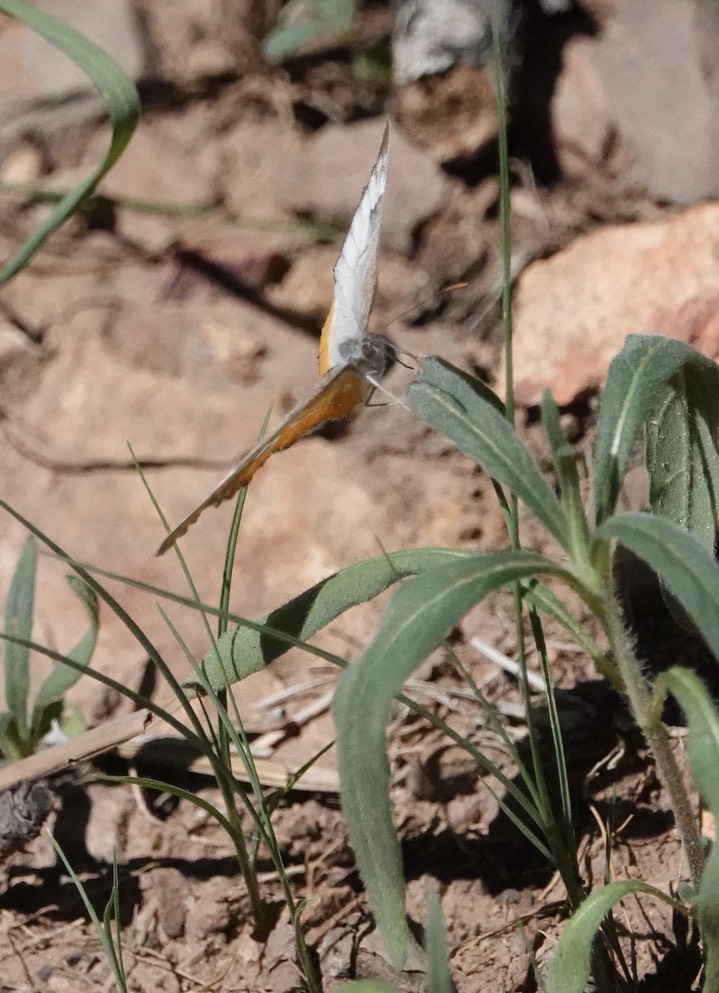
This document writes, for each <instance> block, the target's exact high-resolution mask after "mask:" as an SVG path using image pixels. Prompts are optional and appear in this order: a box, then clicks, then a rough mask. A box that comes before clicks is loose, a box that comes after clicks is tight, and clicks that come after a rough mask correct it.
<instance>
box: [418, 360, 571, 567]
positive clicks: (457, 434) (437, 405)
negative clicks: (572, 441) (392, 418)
mask: <svg viewBox="0 0 719 993" xmlns="http://www.w3.org/2000/svg"><path fill="white" fill-rule="evenodd" d="M422 361H423V363H424V364H425V369H424V370H423V371H422V372H420V374H419V375H418V376H417V378H416V379H415V381H414V383H412V385H411V386H410V388H409V393H408V402H409V405H410V407H411V408H412V410H413V411H414V412H415V413H416V414H417V415H418V416H419V417H421V418H422V419H423V420H424V421H426V422H427V424H429V425H431V426H432V427H433V428H436V430H437V431H441V432H442V434H445V435H446V436H447V437H448V438H451V439H452V441H453V442H454V443H455V445H457V447H458V448H459V449H461V450H462V451H463V452H466V454H467V455H470V456H471V457H472V458H473V459H475V460H476V461H477V462H478V463H479V464H480V465H481V466H482V468H483V469H484V470H485V472H487V473H488V474H489V475H490V476H491V477H492V479H494V480H496V481H497V482H498V483H500V484H501V485H502V486H506V487H507V488H508V489H509V490H511V492H512V493H514V494H515V495H516V496H517V497H518V499H520V500H521V501H522V502H523V503H524V504H525V505H526V506H527V507H529V509H530V510H531V511H532V512H533V513H534V514H535V515H536V517H537V518H538V519H539V520H540V521H541V522H542V524H544V526H545V527H546V528H547V530H548V531H550V532H551V533H552V534H553V535H554V537H555V538H556V539H557V541H558V542H559V543H560V545H561V546H562V547H563V548H564V549H566V550H567V551H571V549H570V537H569V525H568V523H567V521H566V519H565V516H564V513H563V512H562V509H561V507H560V505H559V501H558V500H557V498H556V496H555V495H554V493H553V492H552V489H551V487H550V486H549V484H548V483H547V482H546V480H545V479H544V477H543V476H542V474H541V473H540V472H539V469H538V468H537V466H536V465H535V463H534V461H533V460H532V457H531V456H530V454H529V452H528V451H527V449H526V448H525V447H524V445H523V444H522V442H521V441H520V440H519V438H518V437H517V435H516V433H515V432H514V430H513V429H512V427H511V425H510V423H509V421H508V420H507V419H506V417H505V416H504V414H503V412H502V410H503V408H502V404H501V402H500V401H499V400H498V399H497V397H496V396H495V395H494V394H493V393H492V391H491V390H489V389H488V388H487V387H486V386H485V385H484V384H483V383H481V382H480V381H479V380H477V379H473V378H472V377H471V376H467V375H466V374H465V373H462V372H460V371H459V369H455V368H454V367H453V366H451V365H450V364H449V363H448V362H445V361H444V360H443V359H439V358H437V357H436V356H434V355H429V356H427V357H426V358H423V360H422Z"/></svg>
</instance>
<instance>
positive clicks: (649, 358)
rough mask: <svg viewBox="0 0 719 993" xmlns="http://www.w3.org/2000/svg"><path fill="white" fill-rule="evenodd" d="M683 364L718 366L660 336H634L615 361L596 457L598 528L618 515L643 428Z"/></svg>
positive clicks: (602, 409) (605, 394) (601, 415)
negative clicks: (632, 457) (624, 487)
mask: <svg viewBox="0 0 719 993" xmlns="http://www.w3.org/2000/svg"><path fill="white" fill-rule="evenodd" d="M683 366H695V367H696V368H698V369H702V368H703V369H704V370H707V375H708V374H709V373H708V369H709V367H711V366H713V363H711V362H710V361H709V360H708V359H706V358H704V357H703V356H701V355H699V353H698V352H695V351H694V349H692V348H690V347H689V345H685V344H684V343H683V342H681V341H676V340H675V339H673V338H663V337H661V336H660V335H630V336H629V337H628V338H627V339H626V341H625V343H624V347H623V348H622V350H621V352H619V354H618V355H617V356H616V357H615V358H614V359H613V361H612V363H611V365H610V366H609V372H608V373H607V385H606V386H605V388H604V391H603V393H602V400H601V406H600V410H599V424H598V431H597V448H596V454H595V459H594V492H595V497H594V503H595V517H596V522H597V524H601V523H602V522H603V521H604V520H606V518H607V517H609V515H610V514H612V513H613V512H614V508H615V506H616V502H617V497H618V495H619V489H620V487H621V484H622V479H623V478H624V473H625V471H626V468H627V462H628V460H629V457H630V455H631V453H632V449H633V447H634V444H635V442H636V440H637V436H638V435H639V432H640V430H641V429H642V427H643V425H645V424H646V423H647V422H648V421H649V420H650V419H651V418H652V417H653V416H654V415H655V414H656V412H657V410H658V409H659V407H660V406H661V404H662V402H663V401H664V399H665V388H666V385H667V383H668V381H669V380H670V379H671V378H672V376H674V375H675V374H676V373H677V372H678V371H679V370H680V369H681V368H682V367H683Z"/></svg>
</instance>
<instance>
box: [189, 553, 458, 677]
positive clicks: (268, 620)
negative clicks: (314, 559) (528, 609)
mask: <svg viewBox="0 0 719 993" xmlns="http://www.w3.org/2000/svg"><path fill="white" fill-rule="evenodd" d="M469 556H470V553H469V552H459V551H452V550H444V549H441V548H425V549H421V548H420V549H416V550H412V551H404V552H393V553H391V554H388V555H381V556H378V557H377V558H374V559H366V560H365V561H364V562H358V563H357V564H356V565H351V566H348V567H347V568H346V569H342V570H341V572H337V573H335V574H334V575H333V576H329V577H328V578H327V579H323V580H322V581H321V582H319V583H317V584H316V585H315V586H313V587H311V588H310V589H309V590H306V591H305V592H304V593H301V594H300V595H299V596H297V597H295V598H294V599H293V600H290V601H289V602H288V603H285V604H283V605H282V606H281V607H278V608H277V609H276V610H273V611H272V612H271V613H270V614H267V615H266V616H265V617H263V618H260V620H259V621H257V622H256V624H255V625H253V627H252V628H249V627H244V626H242V625H240V626H239V627H236V628H233V629H232V630H230V631H227V633H226V634H224V635H223V636H222V637H221V638H218V640H217V644H216V647H215V648H213V649H211V650H210V651H209V652H208V653H207V656H206V657H205V659H204V660H203V663H202V667H203V673H204V676H205V678H206V680H207V682H208V683H209V685H210V686H211V687H212V688H213V689H214V690H215V691H216V692H219V691H220V690H222V689H224V688H225V687H227V686H229V685H230V684H231V683H235V682H238V681H239V680H241V679H245V678H246V677H247V676H249V675H251V674H252V673H253V672H258V671H259V670H260V669H263V668H264V667H265V666H266V665H269V663H270V662H273V661H274V660H275V659H276V658H278V657H279V656H280V655H282V654H284V652H286V651H287V649H288V647H289V644H288V642H287V641H281V640H280V639H278V638H277V637H276V636H273V634H272V631H266V632H265V631H262V630H261V626H262V625H264V624H266V625H267V626H268V628H271V629H274V630H275V631H282V632H284V633H286V634H287V635H290V636H292V638H294V639H299V640H302V641H305V640H306V639H307V638H311V637H312V635H313V634H315V633H316V632H317V631H319V630H320V629H321V628H323V627H325V626H326V625H327V624H329V623H330V622H331V621H333V620H334V619H335V618H336V617H339V616H340V615H341V614H343V613H345V611H347V610H349V609H350V607H356V606H357V605H358V604H360V603H367V602H368V601H369V600H372V599H374V597H376V596H379V594H380V593H383V592H384V591H385V590H386V589H388V588H389V587H390V586H392V584H393V583H396V582H398V581H399V580H400V579H404V578H406V577H407V576H412V575H415V574H416V573H421V572H424V571H426V570H427V569H434V568H437V567H438V566H440V565H444V564H446V563H447V562H452V561H457V559H466V558H468V557H469ZM185 686H187V687H188V688H192V689H201V687H200V686H199V684H198V681H197V679H196V678H194V677H192V678H191V679H189V680H187V681H186V683H185Z"/></svg>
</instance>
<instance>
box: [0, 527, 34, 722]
mask: <svg viewBox="0 0 719 993" xmlns="http://www.w3.org/2000/svg"><path fill="white" fill-rule="evenodd" d="M36 571H37V546H36V544H35V540H34V538H32V537H29V538H28V539H27V540H26V542H25V544H24V545H23V549H22V552H21V553H20V558H19V559H18V563H17V566H16V567H15V572H14V573H13V577H12V582H11V583H10V589H9V591H8V597H7V603H6V605H5V630H6V631H7V633H8V634H10V635H12V636H13V637H14V638H19V639H23V638H24V639H25V640H28V641H29V640H30V638H31V637H32V622H33V613H34V600H35V573H36ZM29 687H30V652H29V650H28V649H27V648H26V647H25V646H24V645H22V644H19V643H17V642H15V643H13V642H7V643H6V646H5V701H6V703H7V706H8V709H9V710H10V713H11V714H12V715H13V717H14V718H15V722H16V727H17V730H18V732H19V734H20V735H21V736H22V737H24V736H25V734H26V733H27V731H28V712H27V696H28V690H29Z"/></svg>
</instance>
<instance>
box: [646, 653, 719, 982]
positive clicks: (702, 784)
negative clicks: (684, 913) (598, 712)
mask: <svg viewBox="0 0 719 993" xmlns="http://www.w3.org/2000/svg"><path fill="white" fill-rule="evenodd" d="M665 690H669V691H670V692H671V693H673V694H674V696H675V697H676V698H677V700H678V701H679V704H680V706H681V708H682V710H683V711H684V713H685V715H686V718H687V727H688V735H687V758H688V760H689V768H690V769H691V774H692V777H693V779H694V782H695V783H696V785H697V788H698V789H699V792H700V793H701V796H702V799H703V800H704V802H705V804H706V806H707V807H708V809H709V811H710V812H711V814H712V815H713V817H714V823H715V824H719V777H717V769H719V714H717V709H716V706H715V704H714V703H713V701H712V699H711V697H710V696H709V694H708V692H707V690H706V688H705V686H704V685H703V683H702V682H701V681H700V680H699V679H698V678H697V677H696V676H695V675H694V673H693V672H689V670H688V669H683V668H680V667H678V666H675V667H673V668H672V669H669V670H668V671H667V672H665V673H663V674H662V675H660V677H659V679H658V680H657V687H656V692H657V693H659V694H662V693H663V692H664V691H665ZM696 910H697V917H698V920H699V926H700V928H701V932H702V939H703V941H704V949H705V957H706V961H705V970H706V974H705V978H704V989H705V990H711V989H717V988H719V846H717V845H716V843H715V844H714V845H712V847H711V849H710V851H709V855H708V858H707V861H706V864H705V866H704V871H703V873H702V878H701V882H700V884H699V890H698V892H697V895H696Z"/></svg>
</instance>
